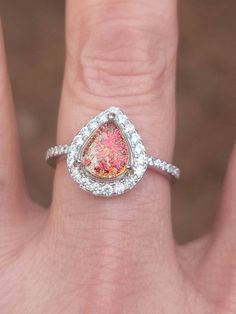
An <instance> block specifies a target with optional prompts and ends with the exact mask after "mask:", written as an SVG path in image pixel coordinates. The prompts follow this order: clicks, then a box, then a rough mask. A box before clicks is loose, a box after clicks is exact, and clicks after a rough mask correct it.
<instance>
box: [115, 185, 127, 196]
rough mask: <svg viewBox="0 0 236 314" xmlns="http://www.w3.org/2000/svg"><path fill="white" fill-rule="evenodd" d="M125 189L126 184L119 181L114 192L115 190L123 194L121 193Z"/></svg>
mask: <svg viewBox="0 0 236 314" xmlns="http://www.w3.org/2000/svg"><path fill="white" fill-rule="evenodd" d="M124 190H125V186H124V184H123V183H121V182H117V183H116V184H115V187H114V192H115V193H116V194H121V193H123V192H124Z"/></svg>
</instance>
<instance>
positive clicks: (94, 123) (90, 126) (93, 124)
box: [88, 120, 98, 131]
mask: <svg viewBox="0 0 236 314" xmlns="http://www.w3.org/2000/svg"><path fill="white" fill-rule="evenodd" d="M88 127H89V130H90V131H94V130H95V129H96V128H97V127H98V123H97V121H96V120H94V121H92V122H91V123H89V126H88Z"/></svg>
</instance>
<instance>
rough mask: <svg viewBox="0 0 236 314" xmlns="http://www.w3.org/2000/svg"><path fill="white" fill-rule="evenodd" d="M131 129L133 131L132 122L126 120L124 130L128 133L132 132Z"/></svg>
mask: <svg viewBox="0 0 236 314" xmlns="http://www.w3.org/2000/svg"><path fill="white" fill-rule="evenodd" d="M133 131H135V128H134V126H133V124H132V123H131V122H130V121H127V122H126V123H125V132H127V133H130V132H133Z"/></svg>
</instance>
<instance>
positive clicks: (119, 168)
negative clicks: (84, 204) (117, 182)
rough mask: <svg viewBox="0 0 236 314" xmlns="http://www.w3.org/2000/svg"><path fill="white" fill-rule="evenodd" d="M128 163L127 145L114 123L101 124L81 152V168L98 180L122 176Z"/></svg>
mask: <svg viewBox="0 0 236 314" xmlns="http://www.w3.org/2000/svg"><path fill="white" fill-rule="evenodd" d="M128 162H129V148H128V144H127V142H126V140H125V138H124V136H123V134H122V132H121V130H120V129H119V128H118V127H117V125H116V124H115V123H114V122H106V123H104V124H102V125H101V126H100V127H99V128H98V129H97V130H96V131H95V132H94V133H93V134H92V136H91V138H90V139H89V141H88V143H87V144H86V146H85V147H84V149H83V152H82V163H83V166H84V167H85V169H86V170H87V171H88V172H89V173H90V174H91V175H93V176H95V177H97V178H100V179H101V178H116V177H118V176H120V175H122V174H123V173H124V172H125V171H126V167H127V164H128Z"/></svg>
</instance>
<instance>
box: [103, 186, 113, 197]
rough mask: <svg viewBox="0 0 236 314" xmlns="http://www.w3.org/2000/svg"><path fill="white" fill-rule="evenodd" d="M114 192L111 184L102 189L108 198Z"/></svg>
mask: <svg viewBox="0 0 236 314" xmlns="http://www.w3.org/2000/svg"><path fill="white" fill-rule="evenodd" d="M112 192H113V189H112V187H111V186H110V185H109V184H106V185H104V186H103V188H102V193H103V194H104V195H106V196H110V195H111V194H112Z"/></svg>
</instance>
